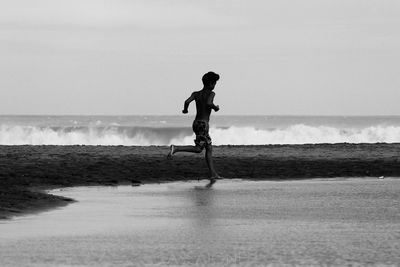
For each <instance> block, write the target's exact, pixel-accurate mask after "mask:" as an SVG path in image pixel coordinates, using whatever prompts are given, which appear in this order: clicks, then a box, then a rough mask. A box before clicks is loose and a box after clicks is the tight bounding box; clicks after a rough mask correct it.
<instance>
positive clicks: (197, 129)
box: [192, 120, 211, 148]
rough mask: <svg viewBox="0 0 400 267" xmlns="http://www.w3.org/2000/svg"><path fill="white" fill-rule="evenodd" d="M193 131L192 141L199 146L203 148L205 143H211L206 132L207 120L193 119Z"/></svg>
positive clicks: (207, 127)
mask: <svg viewBox="0 0 400 267" xmlns="http://www.w3.org/2000/svg"><path fill="white" fill-rule="evenodd" d="M192 129H193V132H194V133H195V134H196V139H195V140H194V143H195V144H196V146H198V147H200V148H204V147H205V146H207V145H211V137H210V135H209V134H208V129H209V126H208V122H207V121H199V120H195V121H193V125H192Z"/></svg>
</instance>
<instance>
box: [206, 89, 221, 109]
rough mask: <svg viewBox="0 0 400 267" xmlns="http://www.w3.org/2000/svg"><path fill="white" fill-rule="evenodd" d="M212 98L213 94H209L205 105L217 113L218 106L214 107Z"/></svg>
mask: <svg viewBox="0 0 400 267" xmlns="http://www.w3.org/2000/svg"><path fill="white" fill-rule="evenodd" d="M214 96H215V93H214V92H211V94H210V96H209V97H208V99H207V105H208V106H209V107H210V108H212V109H213V110H215V111H218V110H219V106H218V105H214V102H213V101H214Z"/></svg>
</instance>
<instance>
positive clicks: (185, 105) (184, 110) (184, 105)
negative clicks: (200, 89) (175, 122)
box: [182, 93, 194, 114]
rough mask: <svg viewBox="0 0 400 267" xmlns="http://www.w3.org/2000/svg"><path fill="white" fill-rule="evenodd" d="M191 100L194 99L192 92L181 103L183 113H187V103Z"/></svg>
mask: <svg viewBox="0 0 400 267" xmlns="http://www.w3.org/2000/svg"><path fill="white" fill-rule="evenodd" d="M193 100H194V93H192V95H191V96H190V97H189V98H188V99H186V100H185V103H184V104H183V110H182V113H184V114H186V113H188V107H189V104H190V102H192V101H193Z"/></svg>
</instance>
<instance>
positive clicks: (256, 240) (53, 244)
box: [0, 178, 400, 266]
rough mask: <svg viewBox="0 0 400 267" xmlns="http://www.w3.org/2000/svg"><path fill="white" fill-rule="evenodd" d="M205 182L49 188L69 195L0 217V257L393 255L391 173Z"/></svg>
mask: <svg viewBox="0 0 400 267" xmlns="http://www.w3.org/2000/svg"><path fill="white" fill-rule="evenodd" d="M205 183H206V182H205V181H201V182H200V183H199V182H197V181H195V182H194V181H189V182H174V183H165V184H148V185H143V186H140V187H130V186H118V187H75V188H66V189H60V190H53V191H50V193H52V194H57V195H63V196H67V197H71V198H74V199H76V200H77V201H78V202H76V203H73V204H70V205H68V206H66V207H63V208H59V209H56V210H51V211H48V212H43V213H39V214H36V215H29V216H23V217H17V218H15V219H12V220H5V221H1V222H0V263H1V266H142V265H160V266H164V265H166V264H168V265H184V266H187V265H207V266H210V265H211V266H213V265H214V266H221V265H222V266H225V265H238V266H242V265H254V266H257V265H272V266H275V265H277V266H280V265H304V266H310V265H338V266H342V265H357V264H360V265H380V264H381V265H398V264H400V179H397V178H390V179H371V178H362V179H361V178H360V179H313V180H301V181H282V182H277V181H243V180H221V181H218V182H217V183H216V184H215V186H214V187H213V188H211V189H205V188H204V187H202V185H203V184H205Z"/></svg>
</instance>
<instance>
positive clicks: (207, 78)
mask: <svg viewBox="0 0 400 267" xmlns="http://www.w3.org/2000/svg"><path fill="white" fill-rule="evenodd" d="M201 80H202V81H203V84H204V85H209V84H211V83H214V82H216V81H218V80H219V75H218V74H216V73H215V72H212V71H210V72H207V73H206V74H204V75H203V78H201Z"/></svg>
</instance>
